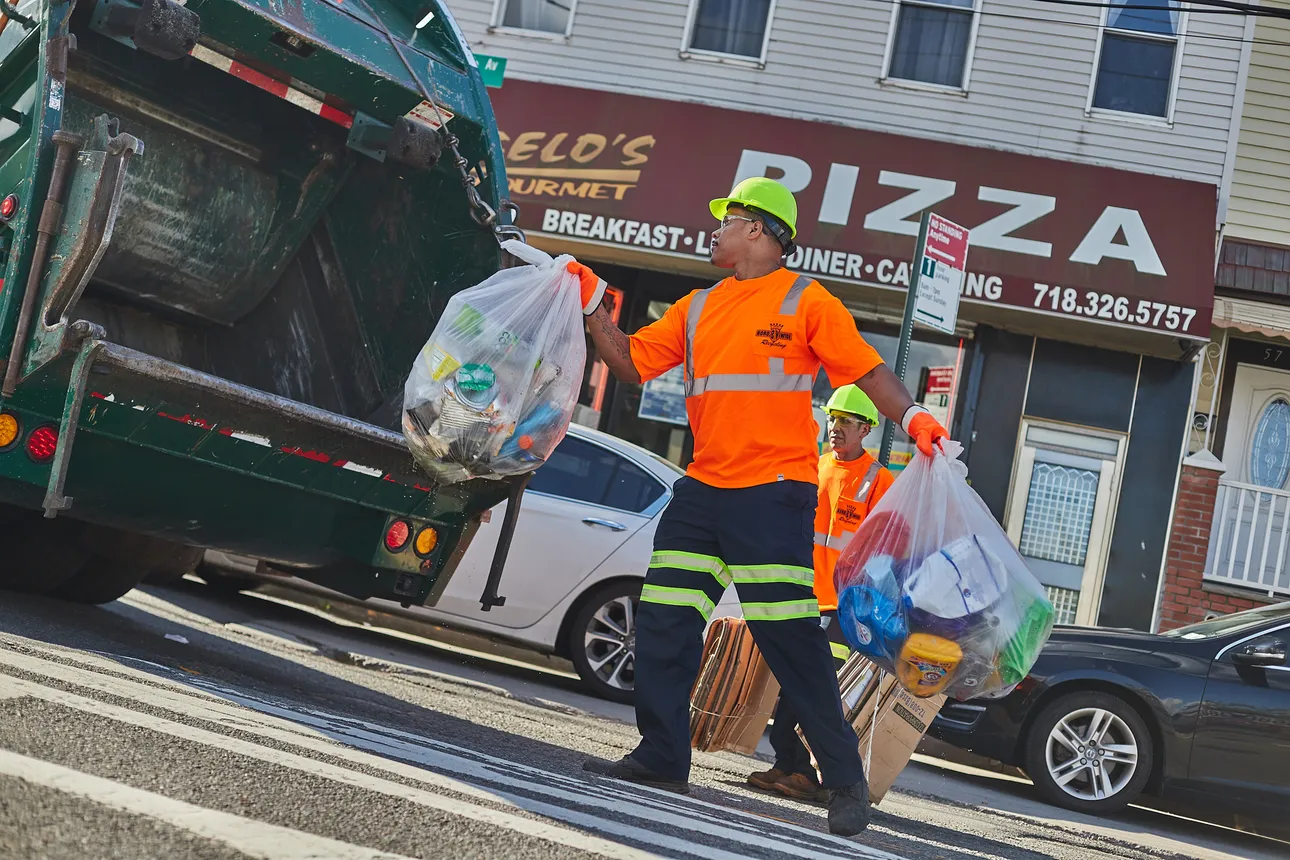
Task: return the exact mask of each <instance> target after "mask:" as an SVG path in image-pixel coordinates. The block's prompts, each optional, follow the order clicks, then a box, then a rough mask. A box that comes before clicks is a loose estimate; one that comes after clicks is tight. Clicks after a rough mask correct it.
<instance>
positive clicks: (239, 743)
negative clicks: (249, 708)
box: [0, 675, 655, 860]
mask: <svg viewBox="0 0 1290 860" xmlns="http://www.w3.org/2000/svg"><path fill="white" fill-rule="evenodd" d="M2 689H8V690H10V691H16V692H18V693H19V694H21V695H26V696H30V697H31V698H35V699H41V700H43V701H46V702H50V703H53V704H57V705H61V706H63V707H66V708H71V709H73V710H78V711H81V712H83V713H86V714H91V715H94V716H96V717H98V718H100V719H110V720H114V721H116V722H119V723H124V724H126V725H133V726H137V727H139V728H142V729H148V730H150V731H154V732H157V733H158V734H164V735H168V736H170V737H173V738H177V739H179V740H185V741H191V742H193V743H199V744H202V745H203V746H208V747H212V748H215V749H221V750H224V751H226V752H231V753H235V754H237V755H242V756H245V757H247V758H252V759H256V760H258V761H263V762H266V763H269V764H274V765H279V766H282V767H287V768H290V769H292V770H297V771H301V772H303V773H308V774H310V775H312V776H319V777H323V778H325V779H330V780H333V781H335V782H340V783H344V784H346V785H350V786H353V787H355V788H358V789H362V790H365V791H373V792H377V793H380V794H384V795H387V796H390V797H396V798H398V799H401V800H407V801H411V802H413V803H417V804H419V805H421V806H426V807H430V808H433V809H437V810H440V811H441V812H446V813H449V814H452V815H458V816H461V817H463V818H469V819H471V820H474V821H479V822H481V823H483V824H488V825H491V826H494V827H500V828H505V829H507V830H513V831H515V832H517V833H521V834H523V835H525V836H530V837H533V838H537V839H543V840H546V841H549V842H555V843H557V844H560V845H566V846H568V847H571V848H577V849H579V850H582V851H586V852H589V853H593V854H600V855H602V856H605V857H610V858H615V860H650V858H653V857H654V856H655V855H652V854H649V853H647V852H644V851H638V850H636V849H633V848H628V847H625V846H621V845H618V844H616V843H613V842H609V841H607V840H603V839H599V838H598V837H595V836H587V835H585V834H582V833H578V832H577V831H574V830H569V829H566V828H563V827H558V826H556V825H551V824H546V823H544V822H541V821H534V820H532V819H529V818H523V817H521V816H517V815H512V814H511V813H509V812H504V811H501V810H497V809H490V808H488V807H484V806H479V805H477V804H473V803H467V802H466V801H461V800H455V799H453V798H448V797H443V796H441V795H437V794H432V793H430V792H427V791H422V790H421V789H418V788H413V787H411V786H406V785H402V784H400V783H396V782H391V781H389V780H386V779H381V778H380V777H374V776H369V775H368V774H364V773H361V772H358V771H352V770H347V769H345V768H342V767H338V766H336V765H333V764H329V763H327V762H322V761H317V760H315V759H311V758H308V757H306V756H301V755H297V754H295V753H289V752H284V751H282V750H278V749H274V748H272V747H265V746H261V745H259V744H254V743H251V742H249V741H244V740H240V739H238V738H233V737H229V736H228V735H221V734H217V733H215V732H208V731H206V730H205V729H199V728H197V727H195V726H189V725H185V724H183V723H176V722H173V721H171V720H166V719H163V718H161V717H155V716H152V715H151V714H144V713H140V712H138V711H132V710H129V709H128V708H122V707H119V706H117V705H110V704H108V703H106V702H101V701H98V700H97V699H90V698H87V697H85V696H80V695H77V694H76V693H69V692H67V691H66V690H59V689H55V688H53V687H45V686H43V685H41V684H37V683H35V682H33V681H26V680H22V679H18V678H13V677H10V676H8V675H0V690H2ZM130 698H133V697H130ZM136 701H138V700H136ZM141 703H142V704H149V703H147V702H141ZM157 704H160V703H157ZM162 706H163V707H164V705H162ZM481 794H482V792H481ZM485 797H486V798H487V799H489V800H491V801H494V802H496V800H497V798H496V797H495V796H493V795H488V794H485Z"/></svg>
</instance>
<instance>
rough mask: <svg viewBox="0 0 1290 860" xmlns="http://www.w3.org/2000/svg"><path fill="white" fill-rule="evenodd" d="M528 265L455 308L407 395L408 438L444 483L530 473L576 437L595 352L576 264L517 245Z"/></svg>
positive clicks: (457, 300)
mask: <svg viewBox="0 0 1290 860" xmlns="http://www.w3.org/2000/svg"><path fill="white" fill-rule="evenodd" d="M502 247H503V248H505V249H506V250H507V251H508V252H509V253H510V254H511V255H512V256H514V257H516V258H517V259H519V260H522V261H523V262H525V263H527V265H523V266H517V267H515V268H510V269H503V270H501V271H499V272H497V273H496V274H495V275H493V276H491V277H490V278H488V280H486V281H484V282H483V283H482V284H479V285H478V286H474V287H471V288H469V289H466V290H462V291H461V292H459V293H457V294H456V295H454V296H453V297H452V298H451V299H449V300H448V306H447V307H446V308H445V309H444V312H443V316H441V317H440V319H439V324H438V325H436V326H435V329H434V334H432V335H431V336H430V340H429V341H427V342H426V345H425V347H424V348H423V349H422V350H421V352H420V354H419V355H418V356H417V359H416V362H415V363H414V364H413V365H412V372H411V374H409V375H408V381H407V384H406V385H405V386H404V389H403V435H404V438H406V439H407V442H408V447H409V448H410V449H411V450H412V456H413V457H414V458H415V459H416V461H417V463H418V464H419V465H420V466H421V468H423V469H425V470H426V471H427V472H428V473H430V474H431V475H433V476H434V477H435V478H437V479H438V480H439V481H440V482H441V483H454V482H457V481H464V480H466V479H468V478H493V479H497V478H502V477H506V476H509V475H520V474H523V473H525V472H531V471H533V470H534V469H536V468H537V467H538V466H540V465H542V463H543V462H545V461H546V458H547V457H548V456H550V454H551V452H552V451H553V450H554V449H555V446H556V445H558V444H559V443H560V440H561V439H563V438H564V434H565V432H566V431H567V430H568V429H569V419H570V418H571V417H572V415H573V408H574V406H575V405H576V404H577V402H578V389H579V388H580V386H581V385H582V374H583V366H584V365H585V364H586V360H587V347H586V341H585V340H584V336H583V332H582V320H583V317H582V307H581V299H580V288H579V284H578V278H577V276H576V275H571V274H570V273H569V272H568V271H567V269H566V266H567V264H568V263H569V262H570V261H571V260H572V259H573V258H572V257H569V256H560V257H556V258H555V259H552V258H551V257H550V256H549V255H548V254H546V253H544V252H542V251H540V250H538V249H537V248H534V247H532V246H531V245H527V244H525V243H523V242H519V241H516V240H514V239H512V240H508V241H506V242H503V243H502Z"/></svg>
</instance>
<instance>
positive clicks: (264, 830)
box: [0, 749, 412, 860]
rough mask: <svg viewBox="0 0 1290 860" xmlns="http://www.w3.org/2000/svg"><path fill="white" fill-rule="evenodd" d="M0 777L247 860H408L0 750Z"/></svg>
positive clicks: (400, 856) (403, 857)
mask: <svg viewBox="0 0 1290 860" xmlns="http://www.w3.org/2000/svg"><path fill="white" fill-rule="evenodd" d="M0 774H2V775H4V776H11V777H15V778H17V779H20V780H22V781H23V782H27V783H30V784H32V785H40V786H44V787H45V788H52V789H54V790H55V791H60V792H62V793H64V794H70V795H72V796H74V797H81V798H84V799H86V800H91V801H93V802H95V803H97V804H100V805H102V806H107V807H110V808H112V809H118V810H120V811H121V812H128V813H130V814H132V815H142V816H145V817H147V818H151V819H154V820H156V821H160V822H163V823H165V824H169V825H171V826H172V827H177V828H179V829H181V830H186V831H188V832H189V833H192V834H194V835H196V836H201V837H203V838H205V839H210V840H212V841H214V842H221V843H223V844H224V845H227V846H228V847H229V848H233V849H236V850H238V851H240V852H242V853H243V854H245V855H247V856H248V857H255V858H263V860H412V858H410V857H407V856H405V855H403V854H391V853H389V852H388V851H376V850H373V849H371V848H364V847H362V846H359V845H350V844H349V843H346V842H340V841H338V840H335V839H328V838H326V837H325V836H314V835H313V834H310V833H302V832H300V831H299V830H292V829H291V828H289V827H278V826H276V825H273V824H265V823H264V822H262V821H256V820H254V819H251V818H244V817H242V816H240V815H232V814H230V813H227V812H218V811H216V810H214V809H204V808H202V807H200V806H194V805H193V804H191V803H184V802H183V801H182V800H172V799H171V798H169V797H165V796H163V795H160V794H154V793H153V792H151V791H141V790H139V789H137V788H132V787H130V786H128V785H124V784H122V783H119V782H115V781H113V780H110V779H102V778H101V777H97V776H91V775H90V774H88V773H81V772H80V771H77V770H72V769H71V768H68V767H63V766H62V765H57V764H52V763H50V762H47V761H41V760H40V759H35V758H31V757H29V756H25V755H19V754H18V753H13V752H9V751H8V750H3V749H0Z"/></svg>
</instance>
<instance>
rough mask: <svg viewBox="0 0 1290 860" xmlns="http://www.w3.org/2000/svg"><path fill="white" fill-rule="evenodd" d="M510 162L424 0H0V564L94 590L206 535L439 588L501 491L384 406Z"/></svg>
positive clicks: (493, 261)
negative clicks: (424, 456) (467, 474)
mask: <svg viewBox="0 0 1290 860" xmlns="http://www.w3.org/2000/svg"><path fill="white" fill-rule="evenodd" d="M505 188H506V179H505V173H504V167H503V162H502V156H501V145H500V141H499V140H498V134H497V128H496V123H495V121H494V118H493V114H492V108H491V106H490V104H489V101H488V97H487V94H486V92H485V90H484V84H483V82H482V80H481V78H480V75H479V70H478V67H477V66H476V63H475V60H474V58H473V56H472V54H471V52H470V49H469V47H468V46H467V44H466V42H465V40H464V38H463V37H462V35H461V32H460V30H459V29H458V28H457V26H456V24H455V23H454V21H453V20H452V18H451V16H450V15H449V13H448V10H447V9H446V7H445V5H444V3H443V2H441V0H307V2H300V0H186V2H185V0H0V276H2V280H0V371H2V377H3V383H2V384H0V588H4V589H8V590H23V591H32V592H39V593H45V594H50V595H56V596H58V597H61V598H64V599H66V600H70V601H79V602H84V603H104V602H107V601H110V600H115V599H116V598H118V597H120V596H121V595H123V594H124V593H125V592H126V591H128V590H129V589H130V588H132V587H134V586H135V585H137V584H138V583H139V582H140V581H141V580H143V579H144V578H145V577H149V576H175V575H178V574H182V573H183V572H185V571H188V570H191V569H192V568H193V567H194V566H195V565H196V564H197V562H198V560H199V559H200V557H201V554H202V552H203V551H204V550H206V549H208V548H209V549H213V550H218V551H222V552H225V553H232V554H237V555H242V556H251V557H254V558H257V559H263V560H264V562H265V563H266V564H268V565H270V566H271V567H272V568H273V569H276V570H279V571H283V572H288V573H293V574H296V575H299V576H302V577H305V578H308V579H312V580H314V581H316V582H319V583H320V584H323V585H326V586H328V587H330V588H334V589H337V590H340V591H343V592H346V593H348V594H351V595H354V596H356V597H381V598H386V599H391V600H397V601H400V602H402V603H404V604H421V603H425V602H433V601H434V600H435V599H436V594H437V593H438V592H437V590H436V589H442V587H443V586H444V585H445V584H446V582H447V580H448V578H449V577H450V576H451V575H452V572H453V569H454V567H455V565H456V563H457V561H458V560H459V559H460V557H461V555H462V554H463V553H464V552H465V549H466V546H467V544H468V543H469V541H470V538H471V537H472V535H473V534H474V530H475V529H476V528H477V527H478V525H479V523H480V520H481V517H482V516H483V515H484V514H485V512H486V511H487V510H489V509H490V508H492V507H493V506H495V505H496V504H498V503H499V502H501V501H502V500H504V499H507V498H513V499H515V500H518V497H519V494H520V492H522V481H521V480H514V481H487V480H471V481H466V482H462V483H457V484H452V485H444V486H441V485H438V484H436V483H435V482H434V481H433V480H432V479H430V478H429V477H427V476H426V475H424V474H423V473H419V472H418V471H417V469H416V467H415V465H414V464H413V462H412V460H411V458H410V456H409V454H408V450H407V447H406V445H405V444H404V441H403V438H402V435H401V434H400V433H399V432H398V430H399V426H400V418H401V413H402V393H403V383H404V379H405V377H406V375H407V372H408V369H409V368H410V367H411V365H412V362H413V361H414V359H415V358H416V356H417V354H418V351H419V349H420V348H421V346H422V344H423V343H424V341H425V339H426V338H427V337H428V335H429V333H430V331H431V329H432V328H433V324H434V322H435V320H436V319H437V317H438V314H439V313H441V312H442V309H443V307H444V305H445V304H446V302H447V300H448V298H449V296H450V295H452V294H453V293H454V292H456V291H458V290H460V289H462V288H464V287H467V286H470V285H472V284H475V283H478V282H479V281H481V280H483V279H484V278H485V277H487V276H488V275H489V274H491V273H492V272H494V271H496V270H497V269H498V268H499V267H501V266H503V265H505V261H504V259H503V252H502V251H501V249H500V244H499V242H500V240H502V239H505V238H512V237H515V236H516V235H517V234H518V231H517V230H516V228H515V227H514V226H513V222H514V217H513V216H514V210H513V207H511V206H510V204H509V202H508V201H506V200H505V198H504V189H505ZM509 508H514V509H516V510H517V509H518V505H516V504H512V505H510V506H509ZM513 527H514V514H512V513H508V515H507V522H506V523H504V526H503V539H502V540H501V541H499V549H498V557H497V558H496V559H495V563H494V570H495V571H496V573H495V575H494V577H493V578H492V580H491V581H490V585H489V589H488V591H487V592H486V593H485V594H484V595H483V596H482V597H481V599H482V601H483V603H484V604H485V606H488V605H496V604H497V602H498V601H499V600H500V598H498V597H497V594H496V581H497V576H498V575H499V574H500V570H501V567H502V564H503V563H504V556H505V552H506V548H507V546H508V545H509V540H507V539H506V535H507V534H509V532H510V531H511V530H512V529H513Z"/></svg>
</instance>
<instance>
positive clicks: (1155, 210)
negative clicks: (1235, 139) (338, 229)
mask: <svg viewBox="0 0 1290 860" xmlns="http://www.w3.org/2000/svg"><path fill="white" fill-rule="evenodd" d="M493 100H494V108H495V110H496V112H497V116H498V120H499V124H500V126H501V128H502V130H503V132H504V134H503V136H502V141H503V145H504V146H505V148H506V163H507V173H508V181H509V188H510V193H511V196H512V197H513V198H514V199H515V200H516V202H518V203H520V204H521V206H522V209H523V215H522V218H521V226H524V227H525V228H527V229H530V230H540V231H542V232H544V233H550V234H555V235H567V236H573V237H577V238H580V239H584V240H593V241H597V242H603V243H606V244H611V245H620V246H632V247H637V248H641V249H648V250H650V251H652V252H660V253H667V254H679V255H693V256H700V257H706V256H707V253H708V242H709V239H710V237H711V231H712V228H713V227H714V226H715V222H714V221H713V220H712V216H711V214H710V213H709V212H708V206H707V203H708V201H709V200H710V199H712V198H713V197H716V196H720V195H721V194H724V193H726V192H727V191H728V190H729V189H730V187H731V186H733V185H734V183H735V182H737V181H738V180H739V179H742V178H745V177H747V176H771V177H773V178H776V179H779V180H780V181H781V182H783V183H784V184H785V185H787V186H788V187H789V188H790V189H792V190H793V191H794V193H795V194H796V196H797V200H798V206H799V216H798V237H797V242H798V245H799V249H798V251H797V252H796V253H795V254H794V255H793V257H792V258H790V260H789V265H790V267H791V268H793V269H795V270H798V271H802V272H807V273H811V274H815V275H818V276H821V277H823V278H825V279H827V280H835V281H849V282H855V283H861V284H868V285H873V286H878V287H886V288H893V289H904V288H908V286H909V283H910V280H911V273H910V271H909V265H910V260H911V258H912V257H913V250H914V248H913V245H914V239H915V237H916V236H917V233H918V218H919V213H921V212H922V211H923V210H925V209H931V210H934V211H935V212H936V213H937V214H939V215H942V216H944V217H945V218H947V219H949V220H951V221H953V222H955V223H957V224H961V225H963V226H964V227H966V228H967V229H968V230H969V231H970V233H971V236H972V253H971V256H970V260H969V266H968V270H967V272H966V273H965V275H964V278H963V282H962V288H961V295H962V298H963V300H964V301H966V302H989V303H998V304H1005V305H1011V306H1015V307H1019V308H1024V309H1026V310H1029V311H1032V312H1035V313H1044V314H1057V315H1063V316H1068V317H1076V318H1081V319H1087V320H1090V321H1094V322H1098V323H1103V324H1109V325H1119V326H1126V327H1133V328H1142V329H1151V330H1157V331H1163V332H1171V333H1175V334H1177V335H1180V336H1185V337H1189V338H1198V339H1199V338H1205V337H1207V336H1208V334H1209V327H1210V318H1211V315H1212V309H1213V292H1214V291H1213V270H1214V235H1215V234H1214V224H1215V214H1216V189H1215V187H1214V186H1212V185H1206V184H1204V183H1199V182H1190V181H1184V180H1179V179H1170V178H1167V177H1159V176H1150V175H1147V174H1141V173H1132V172H1128V171H1122V170H1112V169H1109V168H1102V167H1095V166H1092V165H1083V164H1074V163H1070V162H1062V161H1056V160H1053V159H1046V158H1038V157H1033V156H1025V155H1016V154H1012V153H1007V152H1002V151H999V150H994V149H984V148H979V147H966V146H959V145H955V144H950V143H942V142H938V141H930V140H920V139H917V138H911V137H904V136H900V135H894V134H887V133H883V132H875V131H865V130H860V129H853V128H844V127H842V126H837V125H830V124H826V123H813V122H807V121H803V120H792V119H783V118H775V119H774V120H772V121H767V120H766V118H764V117H761V116H758V115H755V114H751V113H745V112H740V111H731V110H724V109H719V108H713V107H708V106H705V105H700V104H691V103H684V102H670V101H664V100H660V99H647V98H640V97H637V96H629V95H618V94H612V93H602V92H597V91H593V90H580V89H574V88H569V87H559V86H553V85H548V84H535V83H530V82H526V81H513V82H508V83H507V85H506V87H505V88H504V89H502V90H499V91H496V92H494V93H493ZM754 132H755V133H754ZM750 141H756V146H757V147H758V148H756V149H751V148H749V146H748V145H747V142H750Z"/></svg>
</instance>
